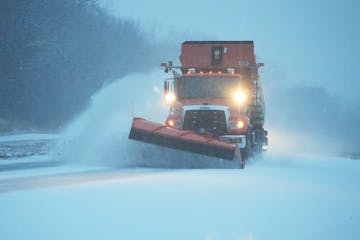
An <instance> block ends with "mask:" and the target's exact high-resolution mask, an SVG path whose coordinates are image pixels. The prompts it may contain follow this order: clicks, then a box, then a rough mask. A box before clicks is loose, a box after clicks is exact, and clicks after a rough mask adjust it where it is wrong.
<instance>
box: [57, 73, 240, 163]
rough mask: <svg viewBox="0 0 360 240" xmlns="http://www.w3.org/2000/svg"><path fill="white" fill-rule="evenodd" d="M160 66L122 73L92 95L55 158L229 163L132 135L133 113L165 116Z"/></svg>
mask: <svg viewBox="0 0 360 240" xmlns="http://www.w3.org/2000/svg"><path fill="white" fill-rule="evenodd" d="M166 77H169V75H165V74H162V73H161V70H160V69H156V70H154V71H152V72H150V73H148V74H134V75H129V76H127V77H124V78H122V79H119V80H118V81H116V82H114V83H111V84H109V85H108V86H106V87H104V88H103V89H101V90H100V91H99V92H97V93H96V94H95V95H94V96H93V97H92V102H91V104H90V106H89V107H88V109H87V110H86V111H84V112H83V113H82V114H81V115H80V116H79V117H78V118H77V119H76V120H75V121H73V123H71V124H70V125H69V126H68V128H67V129H66V130H65V131H64V133H63V134H62V136H61V137H60V140H59V143H58V145H57V146H56V148H55V149H54V151H53V152H52V154H53V155H54V156H53V158H54V159H58V160H61V161H64V162H68V163H75V164H90V165H94V164H95V165H102V166H112V167H113V166H115V167H133V166H141V167H165V168H189V167H190V168H204V167H206V168H213V167H216V168H219V167H220V168H229V167H230V168H231V167H233V166H232V164H237V163H236V162H235V163H229V161H227V160H219V159H215V158H211V157H206V156H202V155H198V154H192V153H185V152H183V151H178V150H173V149H168V148H163V147H159V146H154V145H150V144H145V143H142V142H138V141H134V140H129V139H128V135H129V132H130V128H131V123H132V117H133V116H138V117H143V118H145V119H148V120H150V121H154V122H159V123H161V122H164V121H165V119H166V117H167V114H168V106H166V105H164V103H163V101H162V88H163V86H162V84H163V79H165V78H166Z"/></svg>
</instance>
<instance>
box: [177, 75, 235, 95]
mask: <svg viewBox="0 0 360 240" xmlns="http://www.w3.org/2000/svg"><path fill="white" fill-rule="evenodd" d="M239 83H240V79H239V78H238V77H235V76H234V77H232V76H189V77H182V78H178V79H177V80H176V89H177V95H178V98H179V99H193V98H226V97H227V96H228V94H229V92H230V91H231V90H232V89H236V88H238V86H239Z"/></svg>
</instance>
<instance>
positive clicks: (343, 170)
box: [0, 153, 360, 240]
mask: <svg viewBox="0 0 360 240" xmlns="http://www.w3.org/2000/svg"><path fill="white" fill-rule="evenodd" d="M6 161H7V162H6ZM9 161H11V160H3V161H2V162H1V164H0V167H1V166H4V165H9V164H15V162H9ZM16 161H17V163H18V164H21V163H29V162H30V163H31V162H41V161H44V162H46V161H49V159H47V156H33V157H29V158H27V159H18V160H16ZM359 182H360V161H357V160H349V159H345V158H337V157H324V156H314V155H283V156H282V155H278V154H275V155H273V154H271V153H267V154H266V155H265V156H264V157H263V158H262V159H260V160H257V161H255V162H253V163H251V164H249V165H248V166H247V167H246V169H245V170H239V169H181V170H180V169H150V168H138V169H124V168H113V167H101V166H88V165H87V166H84V165H74V164H69V163H66V164H59V165H54V166H47V167H46V166H44V167H38V168H36V167H34V168H29V169H15V170H14V169H12V170H11V171H10V170H9V171H6V170H4V171H2V172H1V174H0V214H1V218H0V219H1V220H0V227H1V231H0V239H36V240H39V239H204V240H205V239H206V240H208V239H360V230H359V227H358V226H359V224H360V191H359Z"/></svg>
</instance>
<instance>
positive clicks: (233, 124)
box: [162, 41, 267, 158]
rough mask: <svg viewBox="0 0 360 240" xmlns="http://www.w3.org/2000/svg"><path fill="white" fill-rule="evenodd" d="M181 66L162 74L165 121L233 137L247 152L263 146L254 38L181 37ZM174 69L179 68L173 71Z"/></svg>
mask: <svg viewBox="0 0 360 240" xmlns="http://www.w3.org/2000/svg"><path fill="white" fill-rule="evenodd" d="M180 61H181V66H179V67H174V66H173V65H172V62H169V63H164V64H162V66H163V67H165V71H166V72H168V71H170V70H172V73H173V78H169V79H166V80H165V83H164V101H165V103H166V104H168V105H169V106H170V112H169V116H168V118H167V119H166V121H165V124H166V125H167V126H168V127H173V128H178V129H182V130H191V131H194V132H196V133H197V134H200V135H205V136H210V137H213V138H217V139H220V140H222V141H226V142H229V143H235V144H237V145H238V147H239V148H240V150H241V153H242V155H243V157H245V158H247V157H249V156H250V155H251V154H253V153H255V152H261V151H262V150H263V149H264V148H265V147H266V146H267V137H266V135H267V132H266V131H265V130H264V128H263V125H264V113H265V106H264V99H263V95H262V91H261V87H260V84H259V77H258V68H259V67H260V66H263V64H257V63H256V62H255V55H254V52H253V42H251V41H236V42H223V41H222V42H219V41H211V42H184V43H183V45H182V52H181V56H180ZM177 70H180V72H178V71H177Z"/></svg>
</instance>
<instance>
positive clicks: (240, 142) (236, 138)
mask: <svg viewBox="0 0 360 240" xmlns="http://www.w3.org/2000/svg"><path fill="white" fill-rule="evenodd" d="M219 139H220V140H223V141H225V142H229V143H233V144H236V145H237V146H238V148H240V149H241V148H245V147H246V135H223V136H220V137H219Z"/></svg>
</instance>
